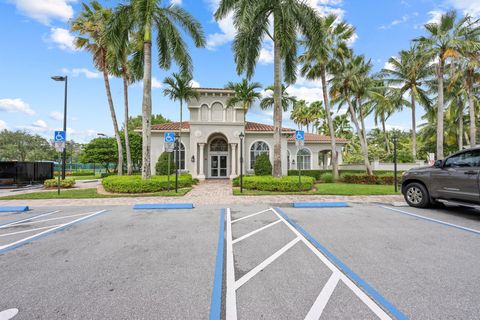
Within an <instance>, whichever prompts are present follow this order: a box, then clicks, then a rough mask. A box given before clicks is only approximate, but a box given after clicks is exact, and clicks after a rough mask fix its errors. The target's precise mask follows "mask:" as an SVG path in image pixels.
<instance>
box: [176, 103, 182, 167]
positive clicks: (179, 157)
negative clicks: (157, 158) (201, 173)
mask: <svg viewBox="0 0 480 320" xmlns="http://www.w3.org/2000/svg"><path fill="white" fill-rule="evenodd" d="M182 127H183V101H182V99H181V98H180V129H179V131H178V152H177V155H178V161H177V162H178V165H179V168H177V169H178V170H180V169H181V168H180V167H181V161H180V160H181V159H182V158H181V154H182Z"/></svg>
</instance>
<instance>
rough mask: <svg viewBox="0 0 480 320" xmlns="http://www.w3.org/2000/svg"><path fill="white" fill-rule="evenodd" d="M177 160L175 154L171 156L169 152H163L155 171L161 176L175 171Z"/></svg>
mask: <svg viewBox="0 0 480 320" xmlns="http://www.w3.org/2000/svg"><path fill="white" fill-rule="evenodd" d="M169 159H170V172H168V160H169ZM175 168H176V167H175V161H173V154H172V155H170V156H169V153H168V152H163V153H162V154H161V155H160V157H158V161H157V164H156V165H155V173H156V174H157V175H159V176H164V175H168V174H169V173H170V174H173V173H175Z"/></svg>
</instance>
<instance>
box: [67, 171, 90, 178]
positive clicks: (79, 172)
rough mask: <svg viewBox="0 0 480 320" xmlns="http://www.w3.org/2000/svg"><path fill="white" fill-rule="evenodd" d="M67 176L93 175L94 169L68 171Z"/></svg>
mask: <svg viewBox="0 0 480 320" xmlns="http://www.w3.org/2000/svg"><path fill="white" fill-rule="evenodd" d="M65 175H66V176H71V177H78V176H93V175H94V173H93V171H66V172H65Z"/></svg>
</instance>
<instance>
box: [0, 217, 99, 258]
mask: <svg viewBox="0 0 480 320" xmlns="http://www.w3.org/2000/svg"><path fill="white" fill-rule="evenodd" d="M105 211H107V210H101V211H97V212H94V213H92V214H90V215H88V216H84V217H81V218H78V219H75V220H73V221H70V222H67V223H64V224H62V225H59V226H57V227H54V228H50V229H48V230H45V231H42V232H40V233H37V234H34V235H32V236H30V237H27V238H23V239H20V240H17V241H15V242H12V243H9V244H6V245H3V246H0V251H2V250H5V249H8V248H10V247H13V246H16V245H18V244H21V243H23V242H27V241H29V240H32V239H34V238H36V237H39V236H42V235H44V234H46V233H49V232H54V231H56V230H58V229H60V228H64V227H68V226H70V225H72V224H74V223H77V222H80V221H82V220H85V219H88V218H90V217H93V216H96V215H98V214H100V213H103V212H105Z"/></svg>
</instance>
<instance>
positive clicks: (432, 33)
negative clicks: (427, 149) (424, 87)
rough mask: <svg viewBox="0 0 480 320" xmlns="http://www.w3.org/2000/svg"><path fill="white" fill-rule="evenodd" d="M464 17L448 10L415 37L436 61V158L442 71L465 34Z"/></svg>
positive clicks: (440, 133)
mask: <svg viewBox="0 0 480 320" xmlns="http://www.w3.org/2000/svg"><path fill="white" fill-rule="evenodd" d="M467 21H468V19H466V18H465V17H464V18H462V19H459V20H458V21H457V13H456V12H455V11H449V12H447V13H445V14H443V15H442V16H441V17H440V21H439V22H432V23H427V24H426V25H425V29H426V30H427V33H428V36H427V37H420V38H417V39H415V41H418V42H419V43H420V44H421V45H423V46H424V47H425V48H426V49H427V53H428V54H429V56H430V57H432V58H434V59H435V62H436V77H437V90H438V97H437V159H443V157H444V152H443V141H444V125H443V122H444V119H443V118H444V109H445V106H444V73H445V63H446V61H447V59H449V58H452V57H456V56H458V55H459V50H460V47H461V37H462V35H464V34H465V32H466V31H465V28H466V23H467Z"/></svg>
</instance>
